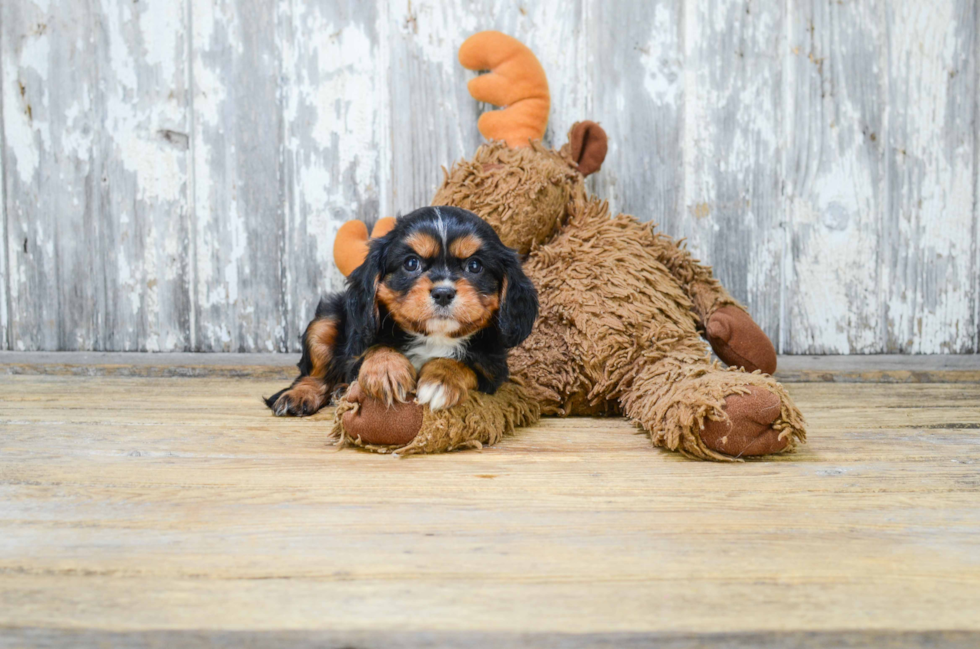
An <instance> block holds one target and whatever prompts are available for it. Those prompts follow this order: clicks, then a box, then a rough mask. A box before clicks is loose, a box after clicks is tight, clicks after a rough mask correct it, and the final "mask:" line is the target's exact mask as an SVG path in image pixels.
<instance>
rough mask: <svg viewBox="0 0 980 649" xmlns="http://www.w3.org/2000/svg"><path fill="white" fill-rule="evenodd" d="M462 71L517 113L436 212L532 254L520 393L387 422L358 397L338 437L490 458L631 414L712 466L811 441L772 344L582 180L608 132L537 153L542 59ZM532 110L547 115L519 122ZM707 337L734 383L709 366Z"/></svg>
mask: <svg viewBox="0 0 980 649" xmlns="http://www.w3.org/2000/svg"><path fill="white" fill-rule="evenodd" d="M460 59H461V62H462V63H463V64H464V65H466V66H467V67H489V68H492V69H493V70H494V71H493V72H492V73H491V74H489V75H485V76H483V77H478V78H477V79H474V80H473V82H471V83H470V88H471V91H472V92H473V94H474V95H475V96H477V98H478V99H489V100H492V101H494V102H495V103H502V104H505V105H507V106H508V108H506V109H505V110H504V111H495V112H492V113H488V114H486V115H484V119H481V120H480V126H481V130H482V132H483V133H484V135H485V136H487V137H488V138H492V139H493V140H495V141H492V142H490V143H489V144H485V145H483V146H481V147H480V148H479V149H478V150H477V152H476V154H475V155H474V156H473V158H472V159H471V160H464V161H461V162H458V163H457V164H455V165H454V166H453V168H452V170H451V171H449V172H448V173H447V175H446V178H445V180H444V182H443V184H442V187H441V188H440V189H439V191H438V192H437V194H436V196H435V199H434V200H433V204H434V205H454V206H457V207H462V208H465V209H468V210H471V211H473V212H475V213H477V214H478V215H480V216H481V217H482V218H483V219H485V220H486V221H488V222H489V223H490V224H491V225H493V227H494V228H495V229H496V231H497V232H498V234H499V235H500V237H501V239H502V240H503V242H504V243H505V244H507V245H509V246H511V247H513V248H515V249H517V250H519V251H520V252H521V253H522V254H525V255H527V261H526V262H525V272H526V273H527V274H528V276H529V277H530V278H531V279H532V281H533V282H534V283H535V285H536V286H537V289H538V294H539V299H540V303H541V310H540V317H539V319H538V322H537V324H536V325H535V329H534V332H533V333H532V334H531V336H530V337H529V338H528V339H527V340H526V341H525V342H524V343H523V344H522V345H521V346H520V347H519V348H517V349H515V350H514V351H513V352H512V353H511V356H510V368H511V374H512V377H513V381H512V382H510V383H507V384H505V385H504V387H503V388H501V389H500V390H499V391H498V392H497V393H496V394H494V395H486V394H481V393H476V392H473V393H471V395H470V397H469V398H467V399H466V400H465V401H464V402H462V403H461V404H459V405H458V406H456V407H454V408H452V409H449V410H444V411H439V412H431V411H430V410H429V409H428V407H420V406H418V405H416V404H414V403H408V404H401V405H400V406H398V407H397V408H394V409H391V410H388V409H386V408H385V407H384V406H383V405H381V404H378V403H376V402H373V401H371V400H369V399H366V398H365V397H364V395H363V394H362V393H361V392H360V390H359V388H358V387H357V384H356V383H355V384H354V385H353V386H352V387H351V390H350V391H349V392H348V393H347V394H346V396H345V397H344V398H342V399H341V400H340V401H339V403H338V408H337V411H336V420H335V424H334V428H333V431H332V436H333V438H334V439H335V440H337V441H338V442H340V443H342V444H350V445H356V446H360V447H364V448H367V449H370V450H374V451H378V452H397V453H401V454H409V453H431V452H439V451H448V450H452V449H458V448H467V447H478V446H481V445H482V444H487V443H494V442H496V441H497V440H499V439H500V438H501V437H502V436H503V435H505V434H509V433H512V432H513V431H514V430H515V429H516V428H518V427H521V426H525V425H527V424H530V423H533V422H534V421H536V420H537V418H538V417H539V415H541V414H545V415H556V416H569V415H588V416H597V415H623V416H626V417H628V418H629V419H631V420H632V421H634V422H635V423H636V424H637V425H638V426H640V427H641V428H642V429H643V430H644V431H646V432H647V433H648V434H649V436H650V439H651V440H652V442H653V444H654V445H656V446H661V447H665V448H668V449H671V450H674V451H679V452H681V453H683V454H684V455H687V456H689V457H694V458H700V459H705V460H734V459H738V458H743V457H748V456H758V455H766V454H770V453H781V452H784V451H788V450H790V449H792V448H793V447H794V445H795V444H796V443H797V442H802V441H804V440H805V430H804V423H803V418H802V416H801V414H800V412H799V410H798V409H797V408H796V406H795V405H794V404H793V402H792V400H791V399H790V397H789V395H788V394H787V393H786V391H785V390H784V389H783V388H782V386H781V385H779V383H777V382H776V381H775V380H774V379H773V378H772V377H771V376H770V374H771V373H772V372H774V371H775V369H776V354H775V351H774V349H773V346H772V343H771V342H770V341H769V339H768V338H767V337H766V335H765V334H764V333H763V332H762V330H761V329H760V328H759V327H758V326H757V325H756V324H755V322H753V320H752V318H751V317H750V316H749V315H748V313H746V311H745V310H744V309H743V308H742V307H741V306H740V305H739V304H737V303H736V302H735V300H733V299H732V297H731V296H730V295H729V294H728V293H727V292H726V291H725V289H724V288H722V286H721V285H720V284H719V282H718V281H717V280H716V279H715V278H714V277H713V276H712V273H711V269H710V268H709V267H707V266H703V265H701V264H700V263H699V262H698V261H697V260H696V259H693V258H692V257H691V255H690V254H689V253H688V252H687V251H686V250H685V249H684V248H683V247H681V245H679V244H678V242H677V241H675V240H673V239H671V238H670V237H668V236H666V235H664V234H660V233H657V232H655V231H654V229H653V227H652V226H651V225H650V224H644V223H640V222H639V221H637V220H636V219H634V218H633V217H631V216H627V215H623V214H619V215H612V214H610V213H609V209H608V205H607V204H606V203H605V202H604V201H601V200H599V199H597V198H594V197H591V196H589V195H588V193H587V192H586V189H585V182H584V180H585V176H586V175H588V174H590V173H593V172H595V171H597V170H598V169H599V167H600V166H601V164H602V161H603V159H604V157H605V154H606V145H607V142H606V134H605V133H604V132H603V130H602V129H601V128H600V127H599V126H598V125H597V124H595V123H593V122H580V123H577V124H575V125H574V126H573V127H572V129H571V132H570V133H569V142H568V144H566V145H564V146H563V147H562V148H561V150H559V151H555V150H552V149H549V148H547V147H545V146H544V145H542V144H541V142H540V140H539V138H540V135H541V134H543V133H544V129H545V124H546V120H547V109H545V110H544V112H543V113H542V111H541V110H540V101H537V100H540V99H544V101H545V103H547V97H548V90H547V82H546V80H545V78H544V74H543V72H541V71H540V69H541V66H540V64H539V63H538V61H537V59H536V58H535V57H534V55H533V54H532V53H531V51H530V50H528V49H527V48H526V47H524V46H523V45H521V44H520V43H519V42H518V41H516V40H514V39H512V38H510V37H508V36H505V35H503V34H500V33H498V32H483V33H480V34H477V35H475V36H472V37H471V38H470V39H468V40H467V41H466V42H465V43H464V44H463V46H462V47H461V48H460ZM498 66H499V67H498ZM483 79H487V81H481V80H483ZM511 86H513V88H511ZM528 100H535V101H537V103H534V102H532V105H531V107H530V108H527V109H526V112H524V109H521V110H518V111H515V108H520V107H521V102H524V101H528ZM515 112H516V113H518V116H517V117H513V118H511V117H510V116H509V115H508V113H510V114H513V113H515ZM488 115H489V116H491V117H490V118H488ZM534 120H537V121H534ZM508 125H512V126H513V128H512V129H511V128H509V127H508ZM484 127H486V128H484ZM365 231H366V230H365ZM348 266H349V264H348ZM702 334H703V335H705V336H706V337H707V339H708V342H710V343H711V346H712V347H713V348H714V350H715V352H716V354H717V355H718V357H719V358H721V359H722V360H723V361H724V362H725V363H727V364H728V365H729V366H730V367H729V368H727V369H726V368H723V367H722V366H721V365H719V364H718V363H716V362H715V363H713V362H711V360H710V358H709V353H708V346H707V345H706V344H705V342H704V341H703V340H702V338H701V335H702Z"/></svg>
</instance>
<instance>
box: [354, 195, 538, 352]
mask: <svg viewBox="0 0 980 649" xmlns="http://www.w3.org/2000/svg"><path fill="white" fill-rule="evenodd" d="M349 281H350V290H349V298H348V299H349V300H350V303H349V304H350V306H351V307H352V309H351V310H352V312H353V313H354V314H355V317H356V318H357V320H358V322H359V323H360V324H359V325H358V326H360V327H363V328H365V329H371V328H374V331H375V332H376V331H377V329H378V328H379V327H380V324H381V323H380V322H379V319H380V318H382V317H385V318H387V317H390V318H391V319H392V320H394V322H395V323H396V324H397V325H398V326H399V327H401V328H402V329H403V330H405V331H407V332H409V333H412V334H418V335H423V336H443V337H450V338H460V337H463V336H468V335H470V334H472V333H474V332H476V331H479V330H480V329H484V328H486V327H497V328H498V330H499V333H500V340H501V343H502V344H503V345H504V346H505V347H516V346H517V345H519V344H520V343H521V342H522V341H523V340H524V339H525V338H527V336H528V335H530V333H531V327H532V326H533V325H534V319H535V318H536V317H537V313H538V299H537V293H536V292H535V290H534V286H533V285H532V284H531V282H530V280H528V278H527V276H525V275H524V272H523V271H522V270H521V265H520V260H519V259H518V258H517V254H516V253H515V252H514V251H513V250H511V249H510V248H507V247H506V246H504V245H503V244H502V243H501V242H500V239H499V238H498V237H497V235H496V233H495V232H494V231H493V228H491V227H490V226H489V225H488V224H487V223H486V222H484V221H483V220H482V219H480V218H479V217H478V216H476V215H475V214H473V213H472V212H467V211H466V210H463V209H459V208H455V207H438V208H435V207H425V208H422V209H420V210H416V211H415V212H412V213H411V214H409V215H408V216H405V217H403V218H401V219H399V221H398V224H397V225H396V226H395V228H394V229H393V230H392V231H391V232H389V233H388V234H387V235H385V236H384V237H382V238H381V239H378V240H375V241H373V242H372V243H371V248H370V251H369V253H368V257H367V259H366V260H365V261H364V263H363V264H362V265H361V266H360V267H358V268H357V270H355V271H354V272H353V273H351V277H350V280H349ZM382 310H383V312H384V313H383V316H382ZM372 333H373V332H372Z"/></svg>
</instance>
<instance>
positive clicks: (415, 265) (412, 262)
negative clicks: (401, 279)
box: [402, 256, 422, 273]
mask: <svg viewBox="0 0 980 649" xmlns="http://www.w3.org/2000/svg"><path fill="white" fill-rule="evenodd" d="M402 267H403V268H404V269H405V270H407V271H408V272H410V273H414V272H415V271H417V270H418V269H419V268H421V267H422V260H421V259H419V258H418V257H415V256H412V257H409V258H408V259H406V260H405V263H403V264H402Z"/></svg>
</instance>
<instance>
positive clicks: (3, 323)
mask: <svg viewBox="0 0 980 649" xmlns="http://www.w3.org/2000/svg"><path fill="white" fill-rule="evenodd" d="M0 17H2V12H0ZM2 86H3V29H0V350H2V349H8V348H9V340H10V339H9V337H8V330H7V322H8V317H7V309H8V302H7V298H8V296H7V246H8V245H10V237H8V236H7V200H6V196H7V191H6V190H7V181H6V176H5V175H4V171H3V169H4V167H3V158H4V150H5V148H6V147H5V146H4V143H3V92H2Z"/></svg>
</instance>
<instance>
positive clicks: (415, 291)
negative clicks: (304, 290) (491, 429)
mask: <svg viewBox="0 0 980 649" xmlns="http://www.w3.org/2000/svg"><path fill="white" fill-rule="evenodd" d="M537 314H538V297H537V293H536V292H535V290H534V286H533V285H532V284H531V282H530V280H528V278H527V277H526V276H525V275H524V272H523V271H522V270H521V265H520V260H519V259H518V257H517V254H516V253H515V252H514V251H513V250H511V249H510V248H507V247H506V246H504V245H503V244H502V243H501V242H500V239H499V238H498V237H497V234H496V233H495V232H494V231H493V228H491V227H490V226H489V225H487V223H486V222H485V221H483V220H482V219H480V218H479V217H478V216H476V215H475V214H473V213H472V212H468V211H466V210H462V209H459V208H456V207H424V208H422V209H420V210H416V211H415V212H412V213H411V214H409V215H408V216H405V217H403V218H401V219H399V220H398V224H397V225H396V226H395V228H394V229H393V230H392V231H391V232H389V233H388V234H387V235H385V236H384V237H382V238H380V239H376V240H374V241H372V242H371V246H370V250H369V252H368V256H367V259H366V260H365V261H364V263H363V264H361V266H359V267H358V268H357V269H356V270H355V271H354V272H353V273H351V275H350V277H349V278H348V280H347V290H346V291H344V292H343V293H337V294H334V295H331V296H329V297H327V298H324V299H323V300H321V301H320V304H319V305H318V306H317V309H316V317H315V318H314V319H313V322H311V323H310V324H309V326H308V327H307V328H306V333H305V334H303V357H302V359H301V360H300V362H299V372H300V375H299V377H298V378H297V379H296V380H295V381H294V382H293V384H292V385H291V386H290V387H288V388H286V389H284V390H282V391H280V392H278V393H277V394H274V395H273V396H271V397H269V398H268V399H266V404H267V405H268V406H269V408H271V409H272V410H273V412H274V413H275V414H277V415H299V416H303V415H311V414H313V413H315V412H316V411H317V410H319V409H320V408H322V407H323V406H324V405H326V403H327V402H328V400H329V399H330V396H331V394H332V392H333V391H334V390H335V389H336V388H338V387H341V386H343V385H345V384H349V383H351V382H353V381H354V380H355V379H356V380H357V381H358V382H359V383H360V385H361V388H362V389H363V390H364V392H365V393H367V394H368V395H369V396H373V397H375V398H378V399H381V400H383V401H384V402H385V403H387V404H389V405H390V404H392V403H394V402H395V401H406V400H408V399H409V398H410V396H411V395H412V394H413V393H414V394H415V395H416V400H417V401H418V402H419V403H423V404H424V403H427V404H429V407H430V408H432V409H433V410H440V409H443V408H451V407H452V406H454V405H456V404H457V403H459V401H461V400H462V399H464V398H465V397H466V394H467V392H468V391H469V390H474V389H475V390H480V391H481V392H486V393H488V394H493V393H494V392H495V391H496V389H497V388H498V387H499V386H500V384H501V383H503V382H504V381H505V380H506V379H507V350H508V349H510V348H512V347H516V346H517V345H519V344H520V343H521V342H522V341H523V340H524V339H525V338H527V337H528V335H529V334H530V333H531V327H532V326H533V324H534V319H535V318H536V317H537Z"/></svg>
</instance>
